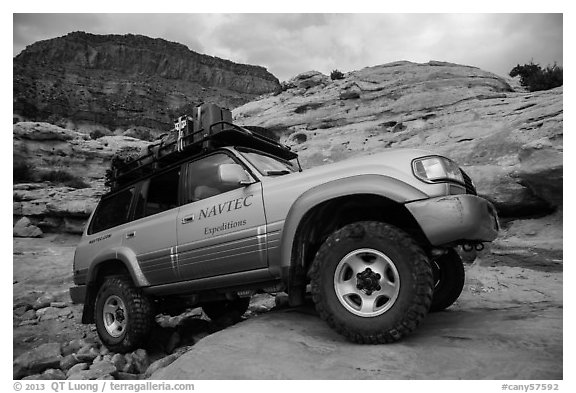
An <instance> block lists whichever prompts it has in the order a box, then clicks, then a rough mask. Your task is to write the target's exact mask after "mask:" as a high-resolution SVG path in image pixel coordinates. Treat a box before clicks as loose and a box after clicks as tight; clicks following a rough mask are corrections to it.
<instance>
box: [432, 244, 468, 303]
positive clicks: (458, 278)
mask: <svg viewBox="0 0 576 393" xmlns="http://www.w3.org/2000/svg"><path fill="white" fill-rule="evenodd" d="M432 273H433V276H434V294H433V295H432V305H431V306H430V311H431V312H434V311H442V310H445V309H446V308H448V307H450V306H451V305H452V304H453V303H454V302H455V301H456V300H457V299H458V297H460V294H461V293H462V289H463V288H464V279H465V273H464V264H463V263H462V258H460V255H458V253H457V252H456V250H454V249H450V250H449V251H448V252H447V253H446V254H444V255H442V256H441V257H439V258H436V259H434V260H433V261H432Z"/></svg>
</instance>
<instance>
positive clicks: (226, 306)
mask: <svg viewBox="0 0 576 393" xmlns="http://www.w3.org/2000/svg"><path fill="white" fill-rule="evenodd" d="M249 304H250V298H249V297H241V298H238V299H234V300H218V301H215V302H209V303H204V304H203V305H202V310H204V313H205V314H206V315H207V316H208V318H210V319H211V320H212V321H216V320H218V319H220V318H222V317H224V316H226V317H228V318H230V319H231V320H232V321H233V322H238V321H240V319H241V317H242V315H244V313H245V312H246V310H248V305H249Z"/></svg>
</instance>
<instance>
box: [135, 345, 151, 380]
mask: <svg viewBox="0 0 576 393" xmlns="http://www.w3.org/2000/svg"><path fill="white" fill-rule="evenodd" d="M132 360H133V362H134V365H135V368H136V371H137V372H138V374H142V373H144V372H146V369H147V368H148V366H149V365H150V358H149V357H148V353H147V352H146V350H145V349H137V350H136V351H134V352H132Z"/></svg>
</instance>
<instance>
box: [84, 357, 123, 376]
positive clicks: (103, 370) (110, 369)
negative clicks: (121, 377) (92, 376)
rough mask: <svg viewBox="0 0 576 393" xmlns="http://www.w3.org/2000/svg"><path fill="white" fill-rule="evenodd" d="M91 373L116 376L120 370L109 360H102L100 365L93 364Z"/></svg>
mask: <svg viewBox="0 0 576 393" xmlns="http://www.w3.org/2000/svg"><path fill="white" fill-rule="evenodd" d="M90 371H94V372H98V373H100V374H101V375H106V374H114V373H116V371H118V369H117V368H116V366H115V365H114V364H113V363H112V362H110V361H109V360H102V361H100V362H98V363H94V364H92V366H90Z"/></svg>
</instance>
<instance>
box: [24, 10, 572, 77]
mask: <svg viewBox="0 0 576 393" xmlns="http://www.w3.org/2000/svg"><path fill="white" fill-rule="evenodd" d="M562 27H563V17H562V14H14V35H13V54H14V55H17V54H18V53H20V52H21V51H22V50H23V49H24V48H25V47H26V45H30V44H32V43H34V42H36V41H39V40H44V39H49V38H54V37H58V36H62V35H65V34H67V33H69V32H72V31H78V30H80V31H86V32H90V33H94V34H126V33H132V34H143V35H146V36H149V37H153V38H164V39H167V40H169V41H175V42H179V43H182V44H184V45H186V46H188V48H190V49H191V50H193V51H196V52H200V53H204V54H208V55H212V56H217V57H221V58H225V59H229V60H232V61H234V62H238V63H247V64H256V65H261V66H264V67H266V68H267V69H268V70H269V71H270V72H272V73H273V74H274V75H275V76H277V77H278V78H279V79H280V80H287V79H290V78H291V77H293V76H295V75H297V74H299V73H301V72H305V71H309V70H317V71H321V72H323V73H326V74H329V73H330V71H331V70H333V69H339V70H340V71H344V72H347V71H353V70H357V69H360V68H363V67H366V66H371V65H376V64H384V63H388V62H392V61H397V60H409V61H414V62H427V61H428V60H441V61H448V62H454V63H459V64H465V65H472V66H476V67H480V68H482V69H484V70H487V71H491V72H495V73H497V74H499V75H506V74H507V73H508V72H509V71H510V69H511V68H512V67H513V66H515V65H516V64H525V63H527V62H530V61H531V60H533V61H534V62H536V63H539V64H541V65H542V66H545V65H548V64H553V63H554V62H556V63H557V64H559V65H562V64H563V52H562Z"/></svg>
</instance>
